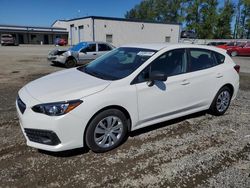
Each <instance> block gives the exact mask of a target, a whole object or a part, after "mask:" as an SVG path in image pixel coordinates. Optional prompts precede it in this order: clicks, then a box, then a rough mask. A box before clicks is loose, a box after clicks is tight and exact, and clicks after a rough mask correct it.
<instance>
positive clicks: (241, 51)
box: [227, 42, 250, 56]
mask: <svg viewBox="0 0 250 188" xmlns="http://www.w3.org/2000/svg"><path fill="white" fill-rule="evenodd" d="M227 53H228V54H230V55H231V56H238V55H239V56H250V42H245V43H241V45H239V46H234V47H232V48H230V47H229V48H228V49H227Z"/></svg>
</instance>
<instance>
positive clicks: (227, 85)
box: [219, 83, 234, 96]
mask: <svg viewBox="0 0 250 188" xmlns="http://www.w3.org/2000/svg"><path fill="white" fill-rule="evenodd" d="M223 87H228V88H229V89H230V94H231V96H233V94H234V86H233V85H232V84H229V83H228V84H225V85H223V86H222V87H221V88H223ZM221 88H220V89H221ZM220 89H219V90H220Z"/></svg>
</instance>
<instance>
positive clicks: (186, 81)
mask: <svg viewBox="0 0 250 188" xmlns="http://www.w3.org/2000/svg"><path fill="white" fill-rule="evenodd" d="M188 84H190V82H189V81H188V80H183V81H182V82H181V85H183V86H185V85H188Z"/></svg>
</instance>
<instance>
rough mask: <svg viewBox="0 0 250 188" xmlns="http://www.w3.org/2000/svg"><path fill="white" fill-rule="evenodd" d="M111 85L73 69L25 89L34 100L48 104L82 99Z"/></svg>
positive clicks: (48, 77)
mask: <svg viewBox="0 0 250 188" xmlns="http://www.w3.org/2000/svg"><path fill="white" fill-rule="evenodd" d="M109 84H110V81H106V80H102V79H99V78H96V77H93V76H91V75H88V74H86V73H84V72H81V71H79V70H77V69H76V68H73V69H69V70H64V71H59V72H56V73H53V74H49V75H47V76H44V77H42V78H39V79H37V80H34V81H32V82H30V83H29V84H27V85H26V86H25V87H24V88H23V89H25V90H26V92H27V93H29V95H31V96H32V97H33V98H34V99H36V100H38V101H40V102H41V103H47V102H57V101H67V100H74V99H80V98H83V97H86V96H88V95H92V94H94V93H97V92H99V91H101V90H103V89H105V88H106V87H107V86H108V85H109Z"/></svg>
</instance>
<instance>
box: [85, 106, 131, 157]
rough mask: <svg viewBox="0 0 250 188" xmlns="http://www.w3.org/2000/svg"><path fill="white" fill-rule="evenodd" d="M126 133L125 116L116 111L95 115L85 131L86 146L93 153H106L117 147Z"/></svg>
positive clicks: (111, 110)
mask: <svg viewBox="0 0 250 188" xmlns="http://www.w3.org/2000/svg"><path fill="white" fill-rule="evenodd" d="M127 131H128V120H127V118H126V116H125V115H124V114H123V113H122V112H121V111H120V110H117V109H109V110H105V111H102V112H100V113H99V114H97V115H96V116H95V117H94V118H93V120H92V121H91V122H90V124H89V126H88V127H87V130H86V135H85V136H86V144H87V146H88V147H89V148H90V149H91V150H92V151H93V152H97V153H100V152H106V151H109V150H112V149H114V148H116V147H117V146H119V145H120V144H121V143H122V142H123V140H124V138H125V136H126V135H127Z"/></svg>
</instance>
